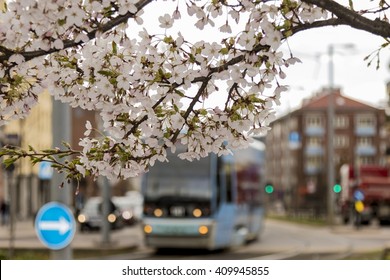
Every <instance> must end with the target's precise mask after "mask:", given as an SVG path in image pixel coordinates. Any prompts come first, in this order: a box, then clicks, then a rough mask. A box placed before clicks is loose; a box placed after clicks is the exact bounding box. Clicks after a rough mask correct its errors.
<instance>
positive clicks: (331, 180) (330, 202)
mask: <svg viewBox="0 0 390 280" xmlns="http://www.w3.org/2000/svg"><path fill="white" fill-rule="evenodd" d="M336 46H337V47H343V48H349V49H351V48H354V45H353V44H342V45H334V44H331V45H329V46H328V56H329V65H328V67H329V68H328V71H329V72H328V74H329V76H328V78H329V80H328V87H329V94H328V106H327V123H328V129H327V142H328V143H327V144H328V145H327V148H328V158H327V161H328V162H327V177H328V178H327V184H328V188H327V194H328V199H327V210H328V223H329V225H333V224H334V214H335V209H334V208H335V205H334V198H335V196H334V192H333V186H334V184H335V170H334V142H333V141H334V140H333V139H334V126H333V120H334V118H335V102H334V90H335V86H334V63H333V55H334V48H335V47H336Z"/></svg>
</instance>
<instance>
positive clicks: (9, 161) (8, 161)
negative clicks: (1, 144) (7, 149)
mask: <svg viewBox="0 0 390 280" xmlns="http://www.w3.org/2000/svg"><path fill="white" fill-rule="evenodd" d="M17 159H18V158H7V159H5V160H4V161H3V163H4V165H5V167H6V168H8V167H10V166H11V165H12V164H14V163H15V162H16V161H17Z"/></svg>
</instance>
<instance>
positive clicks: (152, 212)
mask: <svg viewBox="0 0 390 280" xmlns="http://www.w3.org/2000/svg"><path fill="white" fill-rule="evenodd" d="M168 159H169V162H164V163H161V162H158V163H156V164H155V165H154V166H153V167H151V168H150V170H149V172H147V173H146V174H145V176H144V177H143V180H142V192H143V196H144V210H143V231H144V237H145V243H146V245H147V246H149V247H154V248H157V249H158V248H196V249H209V250H215V249H220V248H228V247H232V246H239V245H241V244H244V243H246V242H248V241H251V240H255V239H257V238H258V237H259V235H260V234H261V231H262V229H263V221H264V209H263V204H262V188H261V186H262V184H263V182H262V176H261V174H262V163H263V161H264V144H263V143H262V142H260V141H256V143H255V144H254V145H252V146H251V147H250V148H248V149H245V150H239V151H236V152H234V153H233V155H224V156H220V157H218V156H216V155H215V154H211V155H209V156H208V157H205V158H201V159H200V160H194V161H192V162H189V161H186V160H181V159H179V158H178V157H177V155H172V154H170V155H168Z"/></svg>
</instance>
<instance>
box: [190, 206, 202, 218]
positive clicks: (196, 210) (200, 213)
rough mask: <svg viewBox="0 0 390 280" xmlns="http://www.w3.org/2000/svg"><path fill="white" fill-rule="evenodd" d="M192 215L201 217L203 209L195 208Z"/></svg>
mask: <svg viewBox="0 0 390 280" xmlns="http://www.w3.org/2000/svg"><path fill="white" fill-rule="evenodd" d="M192 215H193V216H194V217H195V218H199V217H201V216H202V210H200V209H199V208H195V209H194V210H193V211H192Z"/></svg>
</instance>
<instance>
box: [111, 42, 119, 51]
mask: <svg viewBox="0 0 390 280" xmlns="http://www.w3.org/2000/svg"><path fill="white" fill-rule="evenodd" d="M112 52H113V53H114V54H117V53H118V45H117V44H116V43H115V41H112Z"/></svg>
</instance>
